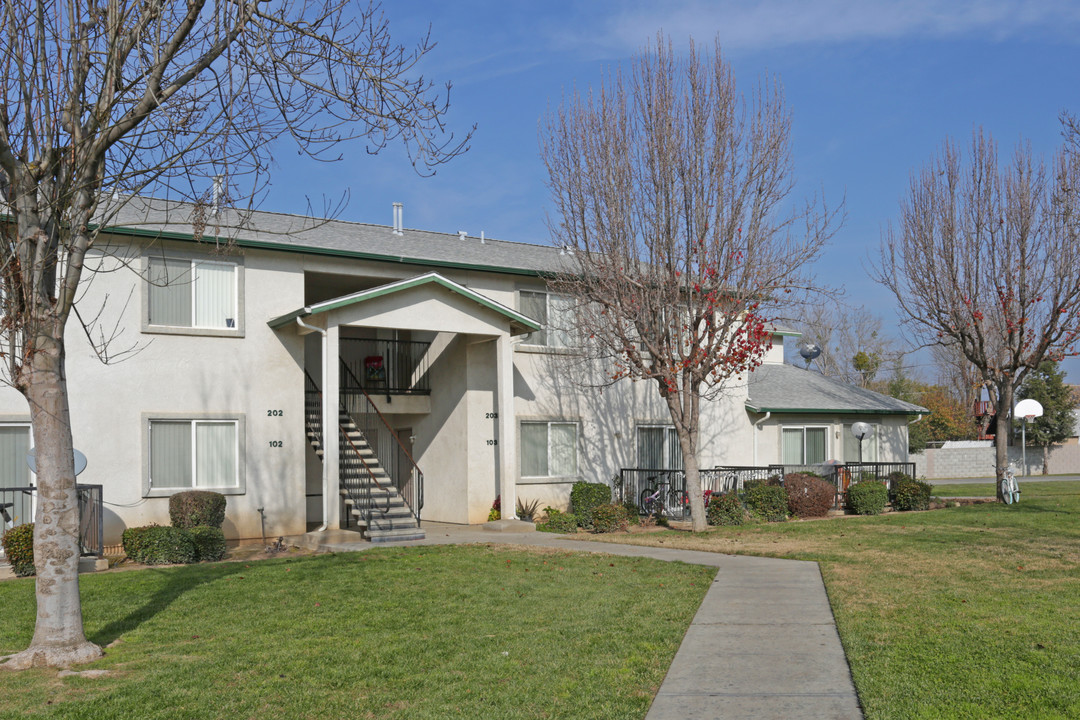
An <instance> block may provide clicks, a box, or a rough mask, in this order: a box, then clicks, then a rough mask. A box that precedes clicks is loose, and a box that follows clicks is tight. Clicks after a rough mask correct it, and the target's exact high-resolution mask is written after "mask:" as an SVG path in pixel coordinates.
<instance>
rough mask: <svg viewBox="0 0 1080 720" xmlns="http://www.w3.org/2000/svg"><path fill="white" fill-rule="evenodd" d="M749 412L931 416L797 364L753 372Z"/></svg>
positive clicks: (775, 365) (747, 403)
mask: <svg viewBox="0 0 1080 720" xmlns="http://www.w3.org/2000/svg"><path fill="white" fill-rule="evenodd" d="M747 394H748V398H747V400H746V409H747V410H750V411H752V412H756V413H766V412H771V413H775V414H783V413H789V414H791V413H802V414H813V413H841V414H845V415H929V414H930V411H929V410H927V409H926V408H924V407H921V406H919V405H913V404H911V403H908V402H904V401H903V400H897V399H896V398H894V397H889V396H888V395H882V394H881V393H876V392H874V391H873V390H867V389H865V388H860V387H856V386H854V385H848V384H847V383H844V382H841V381H839V380H836V379H835V378H830V377H825V376H824V375H822V374H821V373H819V372H816V371H813V370H804V369H802V368H798V367H795V366H794V365H780V364H765V365H762V366H760V367H758V368H757V369H755V370H754V372H752V373H750V381H749V386H748V388H747Z"/></svg>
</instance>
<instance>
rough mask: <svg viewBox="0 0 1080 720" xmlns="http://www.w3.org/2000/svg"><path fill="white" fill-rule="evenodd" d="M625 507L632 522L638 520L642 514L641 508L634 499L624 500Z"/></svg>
mask: <svg viewBox="0 0 1080 720" xmlns="http://www.w3.org/2000/svg"><path fill="white" fill-rule="evenodd" d="M622 505H623V507H624V508H626V517H628V518H629V519H630V522H637V519H638V516H640V515H641V508H639V507H638V504H637V503H636V502H634V501H633V500H623V504H622Z"/></svg>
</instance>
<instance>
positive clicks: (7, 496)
mask: <svg viewBox="0 0 1080 720" xmlns="http://www.w3.org/2000/svg"><path fill="white" fill-rule="evenodd" d="M75 490H76V492H77V493H78V501H79V553H80V554H82V555H97V556H98V557H100V556H101V554H102V552H103V551H104V548H105V524H104V522H103V516H102V501H101V486H100V485H76V486H75ZM35 493H37V488H35V487H6V488H0V523H2V524H3V526H2V527H3V529H4V530H6V529H8V528H12V527H15V526H17V525H25V524H27V523H32V522H34V500H35V498H34V494H35ZM0 552H2V551H0Z"/></svg>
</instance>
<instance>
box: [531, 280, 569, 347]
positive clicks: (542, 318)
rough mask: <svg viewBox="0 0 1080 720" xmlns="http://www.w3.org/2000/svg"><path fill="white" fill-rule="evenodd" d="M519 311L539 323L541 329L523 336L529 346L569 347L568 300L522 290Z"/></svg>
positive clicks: (544, 293) (557, 296)
mask: <svg viewBox="0 0 1080 720" xmlns="http://www.w3.org/2000/svg"><path fill="white" fill-rule="evenodd" d="M518 304H519V306H520V307H519V308H518V309H519V310H520V311H521V312H522V313H523V314H525V315H528V316H529V317H531V318H532V319H533V320H536V321H538V322H539V323H540V325H541V326H543V327H542V329H540V330H537V331H536V332H533V333H529V334H528V335H526V336H525V342H526V343H528V344H529V345H547V346H548V347H569V346H570V328H571V322H572V320H573V313H572V310H573V304H572V303H571V301H570V300H569V299H568V298H564V297H561V296H559V295H552V294H551V293H546V292H533V291H529V290H522V291H521V293H520V295H519V303H518Z"/></svg>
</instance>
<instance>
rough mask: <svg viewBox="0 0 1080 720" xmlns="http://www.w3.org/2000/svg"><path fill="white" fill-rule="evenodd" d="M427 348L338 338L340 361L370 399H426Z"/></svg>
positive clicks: (421, 344)
mask: <svg viewBox="0 0 1080 720" xmlns="http://www.w3.org/2000/svg"><path fill="white" fill-rule="evenodd" d="M429 347H431V343H427V342H419V341H415V340H361V339H356V338H341V357H342V361H343V362H344V363H345V365H346V367H348V368H349V372H350V373H352V375H353V377H355V378H356V379H357V380H358V381H359V383H360V386H361V387H363V388H364V389H365V390H367V392H368V393H369V394H371V395H430V394H431V383H430V380H429V378H428V348H429Z"/></svg>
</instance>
